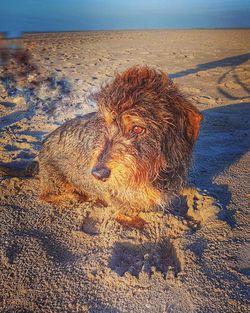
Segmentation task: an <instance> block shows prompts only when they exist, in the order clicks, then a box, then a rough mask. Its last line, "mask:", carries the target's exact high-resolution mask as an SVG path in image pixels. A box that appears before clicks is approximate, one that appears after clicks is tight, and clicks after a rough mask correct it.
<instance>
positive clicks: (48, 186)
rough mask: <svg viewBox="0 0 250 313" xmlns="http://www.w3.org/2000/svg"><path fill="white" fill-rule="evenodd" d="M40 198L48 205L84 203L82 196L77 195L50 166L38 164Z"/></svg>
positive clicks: (84, 199)
mask: <svg viewBox="0 0 250 313" xmlns="http://www.w3.org/2000/svg"><path fill="white" fill-rule="evenodd" d="M39 171H40V185H41V193H40V198H41V199H42V200H45V201H46V202H50V203H60V202H63V201H67V200H73V201H86V197H85V195H84V194H82V193H81V194H80V193H77V192H76V190H75V189H74V187H73V186H72V185H71V184H69V183H68V182H67V180H66V179H65V178H64V177H63V175H62V174H61V173H60V172H59V171H58V170H57V169H55V167H54V166H52V165H50V164H46V163H43V164H40V169H39Z"/></svg>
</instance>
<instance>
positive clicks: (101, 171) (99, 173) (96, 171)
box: [91, 166, 111, 181]
mask: <svg viewBox="0 0 250 313" xmlns="http://www.w3.org/2000/svg"><path fill="white" fill-rule="evenodd" d="M110 172H111V171H110V169H108V168H107V167H98V166H95V167H93V169H92V171H91V174H92V175H93V176H94V177H95V178H96V179H99V180H101V181H106V180H107V179H108V178H109V176H110Z"/></svg>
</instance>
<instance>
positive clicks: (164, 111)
mask: <svg viewBox="0 0 250 313" xmlns="http://www.w3.org/2000/svg"><path fill="white" fill-rule="evenodd" d="M95 99H96V101H97V103H98V115H99V117H100V118H101V119H102V121H103V123H104V128H105V139H104V141H103V145H102V146H101V147H99V148H98V149H99V151H97V152H96V160H95V164H94V165H95V166H94V167H93V170H92V174H93V175H94V176H95V177H96V178H98V179H100V180H103V181H105V180H108V179H111V180H112V179H114V180H115V183H117V184H120V183H122V184H124V183H125V184H131V185H135V186H136V184H145V183H148V182H154V184H156V185H157V187H158V188H161V189H165V188H168V189H172V190H177V189H179V187H181V184H182V182H183V181H184V180H185V177H186V175H187V170H188V165H189V161H190V157H191V152H192V147H193V144H194V142H195V141H196V139H197V136H198V133H199V128H200V122H201V120H202V116H201V114H200V113H199V111H198V110H197V109H196V108H195V107H194V106H193V105H192V104H191V103H190V102H189V101H187V100H186V99H185V97H184V96H183V95H181V93H180V92H179V90H178V89H177V87H176V86H175V84H174V83H173V82H172V81H171V80H170V79H169V78H168V77H167V75H166V74H164V73H163V72H161V71H157V70H155V69H151V68H148V67H137V66H136V67H132V68H130V69H128V70H127V71H125V72H123V73H121V74H117V75H116V77H115V79H114V80H113V81H112V82H111V83H109V84H107V85H106V86H104V87H103V88H102V89H101V90H100V92H99V93H97V94H96V95H95Z"/></svg>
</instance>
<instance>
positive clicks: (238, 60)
mask: <svg viewBox="0 0 250 313" xmlns="http://www.w3.org/2000/svg"><path fill="white" fill-rule="evenodd" d="M249 60H250V53H245V54H241V55H236V56H233V57H228V58H224V59H221V60H217V61H213V62H208V63H204V64H198V65H197V66H196V67H195V68H191V69H188V70H184V71H180V72H177V73H173V74H170V75H169V76H170V77H171V78H180V77H183V76H187V75H190V74H196V73H199V72H201V71H207V70H210V69H214V68H218V67H221V68H224V67H231V68H230V69H229V70H227V71H226V72H225V73H224V74H223V75H221V76H220V77H219V79H218V80H217V91H218V92H219V93H220V94H221V95H223V96H224V97H226V98H227V99H230V100H243V99H250V88H249V86H247V85H246V84H245V83H244V82H242V80H241V79H240V77H239V75H238V74H237V72H236V71H235V69H236V68H237V66H239V65H241V64H243V63H245V62H247V61H249ZM229 74H232V77H233V80H234V83H235V84H237V85H239V86H240V87H241V89H242V90H243V91H245V93H247V95H246V96H244V97H237V96H235V95H233V94H232V93H231V92H229V91H227V90H226V89H225V88H223V87H221V83H223V81H224V80H225V79H226V77H227V76H228V75H229Z"/></svg>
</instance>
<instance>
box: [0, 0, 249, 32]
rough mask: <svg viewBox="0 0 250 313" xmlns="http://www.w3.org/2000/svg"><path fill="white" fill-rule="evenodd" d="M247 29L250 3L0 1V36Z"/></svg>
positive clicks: (240, 0) (231, 0)
mask: <svg viewBox="0 0 250 313" xmlns="http://www.w3.org/2000/svg"><path fill="white" fill-rule="evenodd" d="M196 27H205V28H213V27H223V28H224V27H250V1H249V0H207V1H204V0H182V1H181V0H0V31H5V32H8V33H9V34H10V35H11V34H15V33H20V32H23V31H73V30H103V29H138V28H139V29H144V28H145V29H147V28H196Z"/></svg>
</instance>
